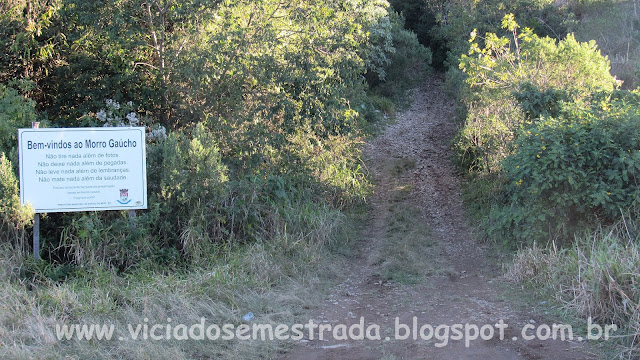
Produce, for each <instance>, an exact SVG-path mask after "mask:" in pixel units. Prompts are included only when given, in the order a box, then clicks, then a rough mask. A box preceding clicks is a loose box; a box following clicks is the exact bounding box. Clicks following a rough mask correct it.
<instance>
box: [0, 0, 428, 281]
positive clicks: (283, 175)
mask: <svg viewBox="0 0 640 360" xmlns="http://www.w3.org/2000/svg"><path fill="white" fill-rule="evenodd" d="M0 10H2V11H1V14H0V53H1V54H2V55H1V56H0V110H2V111H0V113H1V114H2V115H0V119H1V121H0V152H4V153H6V154H7V155H6V156H7V158H8V159H10V160H11V161H12V162H9V160H3V167H7V166H9V167H12V171H13V172H14V173H15V171H16V166H15V159H16V156H15V155H16V154H15V146H16V138H15V134H16V129H17V128H19V127H28V126H29V125H30V122H31V121H34V120H39V121H43V126H52V127H62V126H67V127H76V126H125V125H128V124H135V125H143V126H146V127H147V128H148V134H147V139H148V144H147V154H148V174H149V181H148V184H149V194H150V198H149V205H150V208H149V210H148V211H144V212H140V213H139V214H138V216H137V218H136V220H135V221H136V227H135V229H134V230H132V229H131V228H130V224H129V219H128V217H127V216H126V214H124V213H118V212H103V213H76V214H50V215H49V216H48V217H47V218H46V219H45V221H43V230H42V232H43V243H44V252H43V254H44V257H45V258H46V259H47V260H49V261H53V262H62V263H70V264H80V263H87V262H88V263H92V262H94V263H97V264H108V265H110V266H113V267H115V268H116V269H119V270H121V271H123V270H127V269H130V268H135V267H138V266H140V265H143V264H163V265H166V264H173V265H178V266H181V265H182V264H188V263H190V262H193V261H196V262H198V261H201V260H202V259H204V258H206V257H207V256H208V255H207V254H212V253H214V252H215V251H214V250H215V247H216V246H218V245H220V244H223V243H238V242H247V241H255V240H269V239H270V238H271V237H273V236H276V234H277V233H279V232H281V231H282V229H283V228H284V229H288V230H286V231H293V229H296V228H297V227H300V229H306V230H305V231H309V232H312V231H314V230H313V229H314V228H315V227H316V226H317V225H316V224H315V223H314V220H313V219H299V218H297V217H295V216H292V215H293V214H296V213H297V212H299V211H300V209H305V208H306V209H308V210H307V214H308V215H309V216H315V215H319V214H320V213H322V212H323V211H325V212H326V211H328V209H329V208H332V207H333V208H338V209H340V208H343V207H345V206H350V205H353V204H356V203H358V202H359V201H362V199H363V198H364V197H365V196H366V194H367V192H368V188H369V185H368V182H367V180H366V178H365V172H364V169H363V167H362V165H361V160H360V157H359V147H360V144H361V143H362V140H361V139H362V137H363V136H364V135H365V133H364V131H363V129H364V128H370V125H369V124H371V123H375V122H376V121H378V120H380V119H382V117H383V115H384V113H383V111H386V112H390V111H392V109H391V108H392V106H390V105H389V104H390V101H389V100H388V98H391V99H394V100H399V99H401V98H402V96H401V95H402V93H403V92H404V91H405V90H406V89H407V88H409V87H410V86H411V84H413V83H414V82H415V81H416V80H417V79H419V78H420V76H416V74H418V75H419V74H421V73H423V72H424V71H426V70H427V66H428V64H429V62H430V61H431V56H430V52H429V51H428V50H427V49H426V48H424V47H423V46H421V45H420V44H419V43H418V41H417V39H416V37H415V35H414V34H412V33H411V32H409V31H407V30H405V29H404V28H403V26H404V19H403V18H402V17H401V16H399V15H397V14H395V13H394V12H393V11H392V10H391V9H390V8H389V4H388V3H387V2H386V1H384V0H376V1H367V2H355V1H337V2H329V3H327V2H322V1H316V0H305V1H302V2H296V3H283V2H281V1H274V0H260V1H246V0H224V1H205V0H189V1H174V0H166V1H140V0H125V1H112V0H92V1H84V0H83V1H76V0H56V1H27V0H12V1H9V2H4V3H2V5H0ZM373 93H375V94H376V95H372V94H373ZM3 159H5V158H4V157H3ZM11 163H13V165H11ZM3 181H6V182H7V184H6V185H7V189H10V190H11V189H15V188H17V183H16V179H15V177H13V178H7V179H4V178H3ZM10 190H6V191H5V193H3V194H2V198H3V199H4V198H5V197H6V198H7V199H13V198H12V196H13V195H11V194H13V190H11V191H10ZM7 201H8V200H7ZM3 204H4V203H3ZM7 204H9V203H7ZM3 206H4V205H3ZM7 206H9V205H7ZM11 206H12V207H15V204H14V202H11ZM14 210H16V211H18V210H19V209H18V208H16V209H14ZM302 213H304V211H302ZM294 218H295V219H296V220H295V221H294V220H293V219H294ZM283 224H288V225H289V227H288V228H287V225H283ZM60 229H62V232H60ZM23 235H24V234H23ZM2 241H4V242H15V239H14V238H13V237H12V236H4V235H3V238H2Z"/></svg>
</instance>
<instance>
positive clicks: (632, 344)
mask: <svg viewBox="0 0 640 360" xmlns="http://www.w3.org/2000/svg"><path fill="white" fill-rule="evenodd" d="M639 226H640V223H639V222H638V221H637V220H633V219H631V217H630V216H625V217H623V218H622V219H621V220H620V221H619V222H618V223H617V224H615V225H614V226H611V227H608V228H600V229H599V230H598V231H596V232H594V233H593V234H590V235H588V236H583V237H580V238H578V239H576V241H575V243H574V244H573V246H572V247H571V248H567V249H558V248H556V247H553V246H552V247H548V248H540V247H538V246H535V245H534V246H533V247H532V248H528V249H523V250H520V251H519V252H518V254H517V255H516V257H515V259H514V261H513V263H512V264H511V266H510V267H509V269H508V272H507V277H508V278H509V279H511V280H513V281H516V282H527V283H532V284H534V285H536V286H539V287H543V288H545V289H548V290H551V291H552V293H553V294H555V298H556V300H557V301H559V302H560V303H561V304H562V306H563V308H564V309H566V310H569V311H571V312H574V313H577V314H580V315H581V316H583V317H585V318H586V317H592V318H593V319H594V322H598V323H600V324H605V323H614V324H616V325H618V327H620V330H618V331H617V332H616V333H615V335H616V336H618V340H619V344H620V349H619V356H620V357H621V358H638V357H639V356H640V337H639V336H640V243H639V240H640V227H639Z"/></svg>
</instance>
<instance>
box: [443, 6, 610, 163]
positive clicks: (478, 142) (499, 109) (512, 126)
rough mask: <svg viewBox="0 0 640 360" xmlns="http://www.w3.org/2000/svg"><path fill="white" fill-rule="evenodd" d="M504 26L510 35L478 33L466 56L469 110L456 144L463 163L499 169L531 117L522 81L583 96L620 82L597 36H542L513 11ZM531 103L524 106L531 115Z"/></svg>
mask: <svg viewBox="0 0 640 360" xmlns="http://www.w3.org/2000/svg"><path fill="white" fill-rule="evenodd" d="M502 28H503V29H505V30H507V31H508V32H509V35H507V36H504V37H499V36H498V35H496V34H493V33H487V34H486V36H485V37H484V38H483V39H482V41H480V40H479V39H478V38H477V36H476V33H475V32H474V33H472V36H471V39H470V42H471V49H470V50H469V54H468V55H462V57H461V59H460V69H462V70H463V71H464V72H465V74H466V75H467V78H466V84H467V86H466V88H465V89H463V93H462V99H463V101H464V103H465V105H466V110H467V111H466V119H465V123H464V127H463V129H462V131H461V134H460V136H459V138H458V142H457V144H456V146H457V148H458V151H459V153H460V157H461V158H462V159H463V161H462V163H463V164H465V165H466V166H467V167H469V168H471V169H474V170H481V171H487V172H494V171H499V169H500V162H501V161H502V160H503V159H504V158H505V157H506V156H508V155H510V154H511V153H512V152H513V150H514V148H513V146H512V144H513V141H514V139H515V135H516V132H517V130H518V129H519V128H520V126H521V125H522V123H523V121H524V120H525V114H524V113H523V108H521V107H520V106H519V103H518V100H517V97H516V96H515V93H517V92H519V91H520V90H521V89H522V86H524V85H525V84H530V85H529V86H533V87H535V88H536V89H538V90H539V91H541V92H550V93H553V94H556V93H557V92H566V93H567V94H569V96H570V97H571V98H572V99H573V100H574V101H579V100H580V99H584V98H585V97H588V96H589V95H590V94H591V93H593V92H597V91H612V90H613V89H614V87H615V86H616V84H617V83H616V80H615V78H614V77H612V76H611V75H610V74H609V69H610V67H609V61H608V60H607V59H606V58H605V57H603V56H602V55H600V52H599V51H598V49H597V47H596V44H595V42H593V41H592V42H589V43H579V42H577V41H576V40H575V39H574V37H573V36H572V35H568V36H567V38H566V39H564V40H560V41H556V40H554V39H551V38H548V37H547V38H540V37H538V36H537V35H535V34H533V33H532V31H531V30H530V29H526V28H525V29H523V30H522V31H520V32H518V31H519V30H518V29H519V26H518V24H517V23H516V22H515V19H514V16H513V15H507V16H505V17H504V19H503V21H502ZM480 42H482V43H484V46H483V47H481V46H480ZM527 104H529V103H525V109H524V111H525V112H527V113H528V114H530V113H531V110H532V109H528V108H526V105H527Z"/></svg>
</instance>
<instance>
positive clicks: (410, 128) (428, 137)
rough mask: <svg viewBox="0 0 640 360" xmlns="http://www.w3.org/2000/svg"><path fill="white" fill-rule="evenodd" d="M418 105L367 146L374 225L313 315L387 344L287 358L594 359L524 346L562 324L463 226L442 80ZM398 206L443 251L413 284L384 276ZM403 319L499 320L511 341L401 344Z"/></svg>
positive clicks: (558, 346) (569, 348) (314, 344)
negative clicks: (542, 329) (542, 330)
mask: <svg viewBox="0 0 640 360" xmlns="http://www.w3.org/2000/svg"><path fill="white" fill-rule="evenodd" d="M412 96H413V101H412V106H411V107H410V108H409V109H407V110H406V111H403V112H401V113H399V114H398V116H397V119H396V121H395V123H393V124H391V125H389V126H388V127H386V129H385V130H384V131H383V133H382V134H381V135H380V136H378V137H376V138H374V139H373V140H372V141H371V142H370V143H369V144H368V145H367V148H366V158H367V164H368V166H369V168H370V171H371V173H372V175H373V178H374V181H375V183H376V184H377V185H376V190H375V194H374V195H373V197H372V200H371V201H372V211H371V212H372V215H371V216H372V220H371V224H370V226H368V227H367V230H366V231H364V233H363V235H362V239H361V240H360V241H359V242H358V244H357V245H356V251H357V254H356V255H355V256H354V257H353V259H351V260H350V261H349V264H348V266H345V270H344V271H345V273H346V274H345V278H344V281H343V282H342V283H340V284H339V285H338V286H337V287H336V288H335V289H334V291H333V293H331V294H330V295H329V296H328V298H327V299H326V302H325V303H323V304H321V305H320V306H319V307H318V308H317V309H315V310H314V311H313V314H312V318H313V320H314V322H315V323H319V324H331V325H336V324H339V323H343V324H346V325H352V324H355V323H359V321H360V319H361V318H362V319H363V320H364V323H365V327H366V326H368V325H370V324H377V325H379V326H380V329H381V331H380V335H381V340H348V341H342V340H336V339H334V338H333V336H332V335H331V334H330V332H325V333H324V334H325V339H323V340H318V339H317V338H314V339H309V338H306V339H304V340H302V341H301V342H300V343H296V344H295V345H294V347H293V348H292V349H291V350H290V351H289V352H288V353H286V354H284V355H283V358H284V359H290V360H297V359H301V360H312V359H576V360H577V359H595V358H596V355H593V354H591V353H590V352H589V349H588V347H587V346H586V344H585V343H584V342H579V341H577V340H573V341H561V340H555V341H554V340H546V341H542V340H531V341H525V340H523V339H521V329H522V327H523V326H525V325H532V326H534V327H538V326H540V325H542V324H548V325H549V326H551V325H552V324H553V323H554V322H557V323H560V322H561V321H560V320H559V319H554V318H552V317H551V316H550V315H544V313H543V311H542V310H540V309H541V308H543V306H538V305H540V304H539V302H537V301H533V300H528V301H522V300H521V298H522V297H523V296H527V295H526V294H527V292H526V291H523V290H522V289H520V288H517V287H516V285H515V284H509V283H507V282H506V280H505V279H504V278H503V277H502V271H501V268H500V265H499V262H500V261H499V260H498V259H497V258H496V255H495V254H493V252H492V251H491V250H490V247H488V246H486V245H485V244H482V243H479V242H478V241H477V240H476V238H475V236H474V229H473V226H471V225H469V224H468V222H467V221H466V220H465V213H464V208H463V203H462V199H461V181H460V177H459V176H458V175H457V174H456V172H455V169H454V167H453V165H452V164H451V156H452V151H451V146H450V145H451V140H452V138H453V136H454V135H455V133H456V125H455V124H454V123H453V121H452V118H453V108H454V104H453V102H452V100H451V99H449V98H448V97H447V96H446V95H445V94H444V92H443V89H442V79H440V78H438V77H437V76H433V77H432V78H431V79H430V80H428V81H427V82H426V83H425V84H424V85H423V86H422V87H420V88H419V89H416V90H415V91H414V92H413V95H412ZM394 164H406V166H405V168H406V169H403V168H402V166H400V168H401V170H403V171H395V172H394V171H393V169H394ZM390 169H391V170H390ZM395 169H396V170H397V169H398V166H397V165H395ZM398 188H402V189H409V190H408V192H409V193H408V196H405V197H404V198H400V199H399V200H398V199H397V196H396V195H397V193H398ZM398 207H406V208H408V209H416V210H415V212H416V213H417V214H415V215H416V216H417V217H418V219H420V221H421V223H422V224H426V225H427V226H426V228H428V229H429V233H428V234H425V238H428V239H429V241H433V242H435V245H434V246H432V247H431V248H430V249H431V250H430V251H431V254H429V255H427V256H424V257H423V260H421V261H422V262H423V265H424V268H425V269H430V270H428V271H426V272H425V274H426V275H425V276H422V277H421V280H420V281H418V282H417V283H414V284H411V283H403V282H397V281H387V280H386V279H385V277H383V276H381V275H380V267H381V262H384V259H382V260H381V259H380V254H381V253H382V252H381V250H380V249H381V248H383V247H384V246H385V244H384V242H385V241H388V238H389V236H388V233H389V229H388V226H389V225H388V224H389V220H388V219H389V216H390V213H391V212H392V211H393V209H397V208H398ZM393 246H402V244H398V245H393ZM420 266H422V264H421V265H420ZM511 287H513V289H512V290H513V291H511V290H510V288H511ZM517 298H520V300H518V299H517ZM523 304H525V305H523ZM526 304H529V305H526ZM534 307H535V308H536V309H534ZM396 317H397V318H398V321H399V323H401V324H408V325H410V326H412V319H413V318H414V317H416V319H417V324H418V328H420V327H422V325H424V324H431V325H432V326H433V327H434V328H435V327H436V326H438V325H440V324H448V325H452V324H475V325H477V326H479V327H481V326H484V325H493V324H496V323H497V322H498V321H499V320H503V321H504V323H506V324H507V325H508V328H506V330H505V331H504V334H505V338H504V340H499V339H498V336H499V332H498V329H497V328H495V327H493V328H494V334H495V335H494V337H493V339H491V340H486V341H485V340H482V339H477V340H473V341H471V342H470V345H469V346H468V347H467V346H465V343H464V340H458V341H453V340H450V341H449V342H448V344H447V345H446V346H442V347H439V346H437V345H441V344H442V343H443V342H442V341H440V340H437V339H435V338H432V339H431V340H424V339H421V338H420V337H419V336H418V338H417V339H416V340H413V339H412V338H409V339H407V340H397V339H394V331H395V330H394V329H395V321H396ZM425 330H428V329H425ZM441 331H443V330H441ZM487 331H489V330H487ZM534 331H535V330H534ZM574 331H576V334H575V336H576V337H577V336H578V335H580V334H579V332H580V330H574ZM529 333H534V332H533V331H530V332H529ZM356 334H357V333H356ZM400 334H401V335H402V334H403V332H401V333H400ZM316 335H317V333H316ZM387 337H388V338H389V340H386V338H387ZM516 338H517V339H516Z"/></svg>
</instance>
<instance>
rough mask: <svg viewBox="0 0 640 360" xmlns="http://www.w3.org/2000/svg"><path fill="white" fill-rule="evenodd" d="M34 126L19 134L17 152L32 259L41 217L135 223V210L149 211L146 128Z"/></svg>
mask: <svg viewBox="0 0 640 360" xmlns="http://www.w3.org/2000/svg"><path fill="white" fill-rule="evenodd" d="M32 126H33V128H31V129H19V130H18V148H19V164H20V203H21V204H23V205H26V204H27V203H29V204H31V206H33V208H34V210H35V213H36V214H35V219H34V232H33V246H34V257H35V258H36V259H37V258H39V226H40V215H39V214H40V213H49V212H72V211H102V210H127V211H129V216H130V217H131V218H132V220H133V217H135V210H137V209H146V208H147V170H146V146H145V128H144V127H104V128H60V129H55V128H54V129H38V123H34V124H33V125H32ZM132 222H133V221H132ZM132 226H135V224H132Z"/></svg>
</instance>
